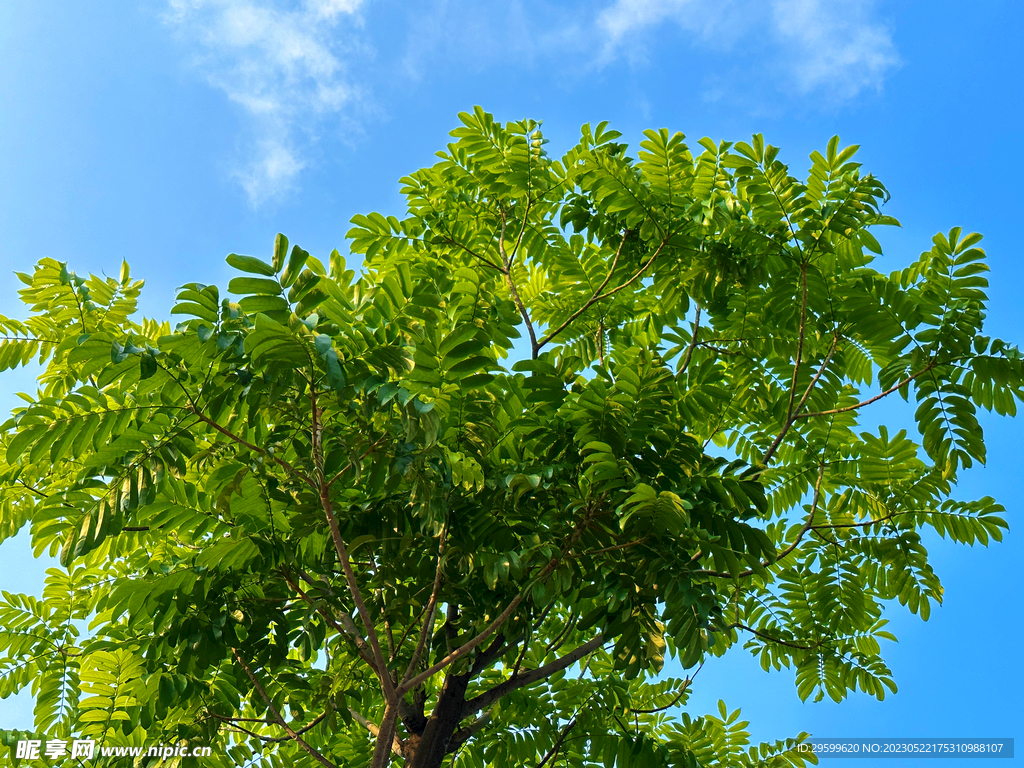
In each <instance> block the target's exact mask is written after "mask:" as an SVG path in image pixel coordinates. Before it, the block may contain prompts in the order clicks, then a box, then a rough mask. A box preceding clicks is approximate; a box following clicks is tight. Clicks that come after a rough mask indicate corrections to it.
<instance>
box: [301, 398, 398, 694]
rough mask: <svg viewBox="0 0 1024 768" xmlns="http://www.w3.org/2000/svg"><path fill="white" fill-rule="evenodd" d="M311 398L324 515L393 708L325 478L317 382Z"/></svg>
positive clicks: (374, 632)
mask: <svg viewBox="0 0 1024 768" xmlns="http://www.w3.org/2000/svg"><path fill="white" fill-rule="evenodd" d="M309 397H310V407H311V410H312V417H313V425H312V428H313V447H314V456H313V460H314V462H315V464H316V468H317V483H318V485H319V488H318V489H317V490H319V492H320V504H321V506H323V509H324V514H325V515H326V516H327V524H328V526H330V529H331V538H332V539H333V540H334V548H335V550H337V552H338V560H339V562H340V563H341V569H342V571H344V573H345V581H346V582H347V584H348V590H349V592H350V593H351V595H352V601H353V602H354V603H355V605H356V611H357V612H358V613H359V617H360V618H361V619H362V622H363V627H364V628H365V629H366V639H367V641H368V642H369V644H370V649H371V650H372V651H373V660H374V662H375V663H376V665H377V679H378V680H380V685H381V689H382V690H383V692H384V699H385V701H387V702H388V703H389V704H395V703H397V701H398V698H399V696H398V694H397V693H396V692H395V686H394V683H393V682H392V680H391V673H390V672H389V671H388V665H387V662H386V661H385V660H384V654H383V653H382V652H381V649H380V641H379V640H378V638H377V630H376V629H375V628H374V626H373V618H372V617H371V616H370V611H369V609H368V608H367V607H366V602H365V601H364V600H363V593H362V591H361V590H360V589H359V582H358V581H356V574H355V571H354V570H352V562H351V560H349V556H348V549H347V548H346V547H345V542H344V540H343V539H342V538H341V528H340V527H339V526H338V519H337V518H336V517H335V516H334V507H333V505H332V504H331V495H330V488H329V487H328V485H327V482H326V480H325V478H324V474H323V465H324V458H323V451H322V450H320V449H321V448H322V446H321V439H322V435H323V432H322V427H321V424H320V409H319V407H318V406H317V402H316V387H315V386H314V385H313V381H312V380H310V382H309Z"/></svg>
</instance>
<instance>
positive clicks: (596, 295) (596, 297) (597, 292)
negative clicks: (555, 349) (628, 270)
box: [533, 229, 668, 357]
mask: <svg viewBox="0 0 1024 768" xmlns="http://www.w3.org/2000/svg"><path fill="white" fill-rule="evenodd" d="M631 234H633V231H632V230H630V229H627V230H625V231H624V232H623V233H622V241H621V242H620V243H619V247H618V248H617V249H616V250H615V256H614V258H612V265H611V266H610V267H609V268H608V273H607V274H606V275H605V276H604V280H602V281H601V284H600V285H599V286H597V288H595V289H594V292H593V293H592V294H591V296H590V298H589V299H587V300H586V302H584V304H583V306H582V307H580V308H579V309H577V310H576V311H575V312H573V313H572V314H571V315H569V317H568V319H567V320H566V321H565V322H564V323H562V324H561V325H560V326H558V327H557V328H555V330H553V331H551V333H549V334H548V335H547V336H546V337H545V338H544V339H543V340H542V341H540V343H536V344H534V345H533V356H534V357H536V356H537V353H538V352H540V349H541V347H543V346H544V345H545V344H547V343H548V342H550V341H551V340H552V339H553V338H555V336H557V335H558V334H560V333H561V332H562V331H564V330H565V329H566V328H568V327H569V325H570V324H571V323H572V322H573V321H574V320H575V319H576V318H577V317H579V316H580V315H582V314H583V313H584V312H586V311H587V310H588V309H590V308H591V307H592V306H593V305H594V304H596V303H597V302H599V301H601V300H602V299H606V298H608V297H609V296H614V295H615V294H616V293H618V292H619V291H621V290H622V289H623V288H625V287H626V286H627V285H630V284H631V283H633V281H635V280H636V279H637V278H638V277H640V275H642V274H643V273H644V272H645V271H646V270H647V268H648V267H649V266H651V264H652V263H653V262H654V260H655V259H656V258H657V257H658V254H659V253H661V249H662V248H664V247H665V243H667V242H668V240H667V239H665V240H662V241H661V245H659V246H658V249H657V250H656V251H655V252H654V255H653V256H651V258H650V259H648V260H647V263H646V264H644V265H643V266H642V267H640V269H639V270H638V271H637V273H636V274H635V275H633V276H632V277H631V278H630V279H629V280H627V281H626V282H625V283H623V284H622V285H620V286H618V287H617V288H613V289H612V290H610V291H608V293H605V294H602V293H601V291H603V290H604V288H605V286H606V285H608V282H609V281H610V280H611V279H612V274H613V273H614V272H615V267H616V266H617V265H618V263H619V256H621V255H622V249H623V248H624V247H625V245H626V240H627V238H629V236H630V235H631Z"/></svg>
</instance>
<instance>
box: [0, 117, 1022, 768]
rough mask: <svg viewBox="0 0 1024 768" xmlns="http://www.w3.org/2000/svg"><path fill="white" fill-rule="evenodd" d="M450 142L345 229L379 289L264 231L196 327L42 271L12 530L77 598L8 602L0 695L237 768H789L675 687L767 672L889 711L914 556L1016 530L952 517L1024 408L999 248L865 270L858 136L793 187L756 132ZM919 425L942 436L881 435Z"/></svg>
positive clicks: (8, 515) (33, 302) (527, 127)
mask: <svg viewBox="0 0 1024 768" xmlns="http://www.w3.org/2000/svg"><path fill="white" fill-rule="evenodd" d="M460 117H461V120H462V125H461V127H459V128H458V129H456V130H455V131H453V132H452V135H453V137H454V142H453V143H452V144H450V145H449V146H448V147H447V149H446V150H445V151H444V152H442V153H440V155H441V159H440V161H439V162H438V163H437V164H436V165H434V166H433V167H430V168H425V169H423V170H420V171H417V172H416V173H414V174H412V175H411V176H408V177H406V178H404V179H402V190H403V193H404V195H405V196H406V198H407V201H408V211H409V212H408V216H407V217H406V218H404V219H401V220H400V219H398V218H395V217H386V216H383V215H381V214H378V213H373V214H369V215H365V216H362V215H361V216H356V217H355V218H354V219H353V223H354V227H353V229H352V230H351V232H350V233H349V236H350V238H351V240H352V252H353V253H354V254H356V255H357V257H360V258H362V260H363V265H362V271H361V274H360V275H359V276H358V277H356V275H355V273H354V271H352V270H350V269H348V268H347V266H346V262H345V259H344V258H343V257H342V255H341V254H339V253H338V252H337V251H335V252H333V253H332V254H331V255H330V259H329V262H328V264H327V265H324V264H322V263H321V262H320V261H318V260H317V259H316V258H314V257H313V256H310V255H309V254H308V253H307V252H306V251H304V250H302V249H301V248H299V247H298V246H295V247H292V248H290V249H289V243H288V240H287V238H285V237H284V236H282V235H279V236H278V237H277V240H276V242H275V244H274V249H273V252H272V256H271V258H270V260H269V261H263V260H260V259H257V258H254V257H250V256H239V255H234V254H232V255H231V256H229V257H228V263H229V264H230V265H231V266H232V267H234V268H235V269H236V270H237V272H238V276H236V277H234V278H233V279H232V280H231V281H230V282H229V284H228V286H227V288H228V292H229V293H231V294H234V295H235V296H236V297H238V298H231V297H226V296H224V295H222V293H221V292H220V291H219V290H218V289H217V287H215V286H207V285H201V284H197V283H191V284H187V285H185V286H183V287H182V288H181V289H180V292H179V294H178V299H177V303H176V305H175V306H174V308H173V309H172V310H171V313H172V314H173V315H175V316H176V319H178V320H180V321H181V322H179V323H178V324H177V325H176V326H174V327H172V326H171V325H170V324H169V323H167V322H156V321H152V320H143V321H141V322H139V321H137V320H135V319H133V318H134V310H135V301H136V299H137V296H138V295H139V291H140V290H141V287H142V283H141V282H140V281H135V280H133V279H132V278H131V276H130V275H129V272H128V267H127V265H125V266H124V268H123V269H122V272H121V275H120V277H119V279H114V278H106V279H102V278H98V277H91V278H88V279H85V278H81V277H79V276H77V275H75V274H74V273H73V272H69V271H68V269H67V267H66V266H65V265H63V264H60V263H57V262H55V261H52V260H49V259H43V260H41V261H40V262H39V264H38V265H37V267H36V268H35V271H34V272H33V273H32V274H24V275H19V277H20V278H21V279H22V281H23V282H24V283H25V288H24V289H22V297H23V298H24V300H25V302H26V304H28V306H29V307H30V313H31V316H30V318H29V319H28V320H26V321H25V322H17V321H14V320H8V319H3V320H2V321H0V322H2V324H3V328H4V331H5V333H6V334H7V336H6V341H4V342H3V345H2V346H0V367H5V368H6V367H12V366H15V365H19V364H24V363H26V362H28V361H29V360H30V359H38V360H39V361H41V362H42V363H44V364H45V371H44V372H43V374H42V375H41V376H40V386H41V389H40V391H39V393H38V394H37V395H36V396H35V397H27V396H26V401H27V402H26V404H25V405H24V406H23V407H21V408H20V409H18V410H17V412H16V413H15V414H14V416H13V418H12V419H11V420H10V421H8V422H7V423H6V424H5V425H4V428H3V438H2V441H3V442H2V448H3V450H2V461H0V481H2V501H0V503H2V508H0V509H2V520H0V535H2V536H3V537H4V538H7V537H10V536H12V535H14V534H15V533H16V532H17V531H18V530H19V529H20V528H22V527H23V526H24V525H26V524H30V525H31V531H32V540H33V542H34V547H35V550H36V552H37V554H38V553H42V552H48V553H50V554H54V555H55V554H58V553H59V557H60V561H61V563H62V565H63V569H54V570H51V571H50V572H49V575H48V577H47V584H46V592H45V595H44V597H45V600H44V601H38V600H35V599H33V598H31V597H26V596H23V595H12V594H7V593H4V596H3V601H2V602H0V620H2V625H3V629H2V630H0V650H2V653H3V657H2V660H0V694H2V695H5V696H6V695H9V694H11V693H13V692H15V691H17V690H20V689H22V688H24V687H25V686H28V685H31V686H32V687H33V690H34V692H35V694H36V700H37V707H36V717H37V723H36V730H37V732H39V733H42V734H50V735H60V736H61V737H67V736H69V735H73V734H85V735H92V736H94V737H95V738H97V739H98V740H100V741H101V742H102V743H104V744H107V745H139V744H154V743H157V742H174V743H179V742H182V743H190V744H207V743H212V744H217V745H220V747H221V749H220V750H219V756H218V754H217V753H218V750H215V755H214V757H213V758H208V759H206V762H204V764H215V765H225V766H226V765H257V764H265V765H270V766H278V765H285V764H287V765H293V764H294V765H316V764H322V765H337V766H364V765H374V766H382V765H385V764H387V762H388V761H389V760H394V761H396V762H397V763H400V764H404V765H407V766H416V767H420V766H439V765H441V764H442V763H444V764H446V765H454V766H460V767H464V768H465V767H468V766H485V765H488V766H512V765H554V764H555V763H556V762H559V763H560V764H564V765H572V766H596V765H603V766H607V767H609V768H610V767H611V766H619V767H620V768H622V767H624V766H641V765H642V766H659V765H663V766H698V765H699V766H715V765H729V766H736V765H750V766H755V765H758V766H784V765H796V766H800V765H802V764H803V763H804V761H805V759H806V754H805V753H804V754H801V753H800V752H799V750H798V747H797V744H798V742H799V740H801V739H803V738H804V735H801V736H800V737H798V739H794V740H789V741H783V742H778V743H776V744H771V745H768V744H766V745H761V746H760V747H749V749H748V745H747V734H746V731H745V730H744V727H745V725H746V724H745V723H743V722H741V721H739V719H738V712H732V713H730V712H729V711H728V710H727V709H726V708H725V706H724V704H723V705H722V708H721V712H720V713H719V715H718V716H712V715H708V716H705V717H700V718H692V717H690V715H689V714H682V715H681V716H677V715H678V710H679V708H680V707H682V706H683V705H684V704H685V702H686V698H687V694H688V691H689V686H690V683H691V678H692V677H693V674H694V673H693V672H691V673H690V677H688V678H686V679H679V678H664V677H662V676H661V675H660V673H661V672H662V670H663V668H664V665H665V663H666V657H669V658H672V659H675V660H676V662H673V666H672V667H671V668H672V669H678V668H679V666H681V667H682V668H683V669H686V670H694V669H695V668H696V669H699V665H700V664H702V663H703V661H704V659H705V658H707V656H708V655H709V654H713V655H720V654H722V653H724V652H726V650H728V649H729V648H730V647H732V646H733V645H736V644H738V643H740V642H743V643H744V645H745V647H746V648H747V649H748V650H749V651H751V652H752V653H754V654H755V655H756V656H757V657H758V658H759V659H760V661H761V663H762V665H763V666H764V668H765V669H769V668H775V669H781V668H782V667H788V668H790V669H792V670H794V671H795V678H796V686H797V692H798V693H799V695H800V697H801V698H804V699H806V698H812V699H815V700H819V699H821V698H823V697H824V696H829V697H831V698H832V699H835V700H837V701H838V700H841V699H843V698H844V697H845V696H847V695H848V694H849V693H850V692H851V691H855V690H860V691H863V692H865V693H868V694H871V695H873V696H877V697H878V698H882V697H883V696H884V695H885V693H886V691H887V690H890V691H894V690H895V684H894V682H893V680H892V676H891V674H890V671H889V669H888V668H887V667H886V665H885V663H884V661H883V659H882V656H881V650H880V647H881V644H882V641H887V640H893V639H894V638H893V637H892V635H891V634H889V633H888V632H887V630H886V629H885V625H886V621H885V620H884V619H883V618H881V613H882V607H883V605H884V604H885V603H887V602H890V601H899V602H900V603H901V604H903V605H905V606H907V607H908V608H909V609H910V611H912V612H913V613H916V614H919V615H920V616H921V617H922V618H925V619H926V618H927V617H928V615H929V611H930V609H931V606H932V605H933V604H934V603H937V602H939V601H941V599H942V587H941V585H940V583H939V580H938V578H937V576H936V574H935V573H934V572H933V571H932V569H931V568H930V566H929V564H928V559H927V553H926V551H925V548H924V546H923V545H922V538H921V532H922V531H923V530H926V529H929V528H930V529H933V530H934V531H936V532H938V533H939V534H940V535H943V536H949V537H950V538H951V539H953V540H955V541H958V542H963V543H968V544H974V543H975V542H981V543H983V544H987V543H988V541H989V540H990V539H995V540H999V539H1000V537H1001V534H1002V531H1003V530H1004V529H1005V528H1006V524H1005V522H1004V521H1003V520H1002V519H1001V518H1000V517H999V516H998V515H999V513H1000V512H1001V511H1002V508H1001V507H1000V506H999V505H998V504H997V503H996V502H995V501H994V500H992V499H990V498H984V499H981V500H978V501H972V502H962V501H954V500H952V499H951V494H952V491H953V488H954V486H955V483H956V480H957V477H958V475H959V474H960V472H961V471H962V470H963V469H964V468H967V467H970V466H972V465H973V464H974V463H976V462H984V460H985V445H984V442H983V437H982V432H981V428H980V427H979V425H978V421H977V418H976V409H977V408H979V407H980V408H984V409H988V410H994V411H996V412H998V413H1000V414H1009V415H1013V414H1014V413H1015V409H1016V401H1017V400H1020V399H1021V398H1022V395H1024V390H1022V385H1024V370H1022V362H1021V357H1020V354H1019V353H1018V351H1017V349H1016V348H1015V347H1013V346H1010V345H1009V344H1007V343H1005V342H1003V341H1000V340H997V339H991V338H989V337H987V336H984V335H983V334H982V322H983V320H984V316H985V301H986V298H985V293H984V289H985V287H986V285H987V283H986V280H985V277H984V272H985V270H986V267H985V265H984V254H983V252H982V251H981V250H980V249H979V248H978V247H977V244H978V241H979V240H980V236H979V235H974V234H964V233H963V232H961V231H960V230H959V229H953V230H951V231H950V232H949V233H948V234H940V235H936V237H935V238H934V245H933V247H932V248H931V250H929V251H927V252H925V253H924V254H922V255H921V257H920V258H919V259H918V260H917V261H916V262H914V263H913V264H911V265H910V266H909V267H907V268H906V269H903V270H901V271H897V272H894V273H892V274H889V275H885V274H882V273H880V272H878V271H876V270H874V269H872V268H871V266H870V264H871V262H872V259H873V257H874V255H875V254H878V253H880V248H879V245H878V242H877V240H876V238H875V236H874V235H873V234H872V229H873V228H874V227H877V226H882V225H892V224H895V223H896V222H895V221H894V220H893V219H891V218H889V217H887V216H885V215H884V214H883V213H882V212H881V207H882V204H883V203H884V201H885V198H886V191H885V189H884V187H883V186H882V185H881V184H880V183H879V182H878V180H877V179H875V178H874V177H872V176H870V175H866V174H862V173H861V171H860V168H859V164H858V163H857V162H855V160H854V153H855V151H856V147H847V148H841V147H840V145H839V142H838V139H837V138H836V139H833V140H832V141H831V142H829V144H828V147H827V149H826V151H825V152H824V153H818V152H815V153H814V154H812V155H811V163H812V164H811V169H810V173H809V176H808V178H807V180H806V181H804V182H801V181H798V180H797V179H796V178H794V177H793V176H792V175H790V172H789V169H788V167H787V166H786V165H784V164H783V163H782V162H781V161H780V160H779V159H778V150H777V149H776V148H775V147H772V146H770V145H767V144H765V143H764V142H763V140H762V138H761V137H760V136H754V137H753V139H752V141H751V142H750V143H744V142H739V143H737V144H731V143H721V144H716V143H714V142H712V141H710V140H709V139H702V140H701V141H700V142H698V144H699V147H700V149H699V150H691V149H690V148H689V147H688V146H687V145H686V144H684V142H683V136H682V135H681V134H670V133H669V132H668V131H666V130H662V131H648V132H646V133H645V135H644V140H643V141H642V143H641V145H640V149H639V151H638V153H637V158H636V159H634V158H632V157H629V156H628V155H627V148H626V146H625V145H623V144H621V143H618V142H617V141H616V139H617V138H618V137H619V134H617V133H616V132H614V131H612V130H609V129H608V128H607V126H606V125H605V124H601V125H599V126H597V127H596V128H592V127H590V126H584V127H583V130H582V136H581V138H580V141H579V142H578V144H577V145H576V146H574V147H572V148H571V149H570V150H569V151H568V152H566V153H565V154H564V155H563V156H562V157H561V158H555V157H552V156H550V155H549V154H548V153H547V152H546V151H545V150H544V143H545V141H544V139H543V136H542V134H541V130H540V127H539V125H538V124H536V123H534V122H530V121H526V122H522V123H509V124H506V125H502V124H499V123H496V122H494V121H493V119H492V118H491V116H490V115H488V114H486V113H484V112H483V111H481V110H479V109H478V110H477V111H475V112H474V113H473V114H463V115H461V116H460ZM516 339H521V342H520V346H519V347H516V346H515V343H516V342H515V340H516ZM523 344H525V345H526V346H525V347H523V346H522V345H523ZM524 349H525V353H524V352H523V350H524ZM513 360H518V361H517V362H514V363H513V362H512V361H513ZM894 394H898V395H899V396H900V397H902V398H903V399H905V400H912V401H913V402H915V403H916V404H917V407H916V411H915V414H914V420H915V423H916V426H917V432H918V433H919V436H920V442H915V438H914V436H912V435H910V434H908V432H907V431H905V430H904V431H899V432H894V431H893V430H889V429H886V428H884V427H882V428H878V429H877V430H871V429H865V428H862V427H859V426H858V423H859V421H860V420H861V419H862V414H863V412H864V411H865V410H867V409H869V407H870V406H871V405H872V404H873V403H875V402H877V401H879V400H880V399H882V398H885V397H889V396H891V395H894ZM86 622H88V629H87V630H85V624H86ZM22 737H23V736H22ZM16 738H18V735H17V734H13V733H8V734H7V735H6V736H5V742H6V743H8V744H10V745H13V742H14V740H15V739H16ZM389 750H390V751H391V752H393V753H394V754H389ZM10 754H11V759H12V760H13V754H14V753H13V746H12V751H11V753H10ZM174 761H179V762H181V764H182V765H188V764H190V759H189V758H183V759H178V758H174V760H173V761H172V762H174ZM812 761H813V760H812ZM140 764H142V765H147V764H149V763H147V762H146V760H145V759H142V760H141V762H140Z"/></svg>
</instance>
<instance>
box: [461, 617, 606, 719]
mask: <svg viewBox="0 0 1024 768" xmlns="http://www.w3.org/2000/svg"><path fill="white" fill-rule="evenodd" d="M604 642H605V639H604V635H598V636H597V637H595V638H593V639H591V640H588V641H587V642H585V643H583V645H580V646H578V647H576V648H574V649H573V650H571V651H569V652H568V653H567V654H565V655H564V656H562V657H560V658H557V659H555V660H554V661H552V662H549V663H548V664H545V665H544V666H541V667H537V668H536V669H531V670H528V671H526V672H523V673H521V674H517V675H513V676H511V677H509V678H507V679H506V680H505V681H504V682H501V683H498V684H497V685H496V686H494V687H493V688H491V689H489V690H487V691H484V692H483V693H481V694H480V695H479V696H475V697H474V698H472V699H469V700H468V701H467V702H466V703H465V704H464V705H463V709H462V712H463V714H464V715H471V714H473V713H475V712H479V711H480V710H481V709H487V708H488V707H490V706H491V704H493V703H494V702H496V701H497V700H498V699H500V698H502V697H503V696H507V695H508V694H510V693H512V691H516V690H519V689H520V688H523V687H524V686H527V685H532V684H533V683H535V682H537V681H538V680H543V679H544V678H546V677H550V676H551V675H553V674H555V672H560V671H561V670H563V669H566V668H567V667H571V666H572V665H573V664H575V663H576V662H577V661H579V660H580V659H582V658H583V657H584V656H586V655H587V654H589V653H593V652H594V651H595V650H597V649H598V648H600V647H601V646H602V645H604Z"/></svg>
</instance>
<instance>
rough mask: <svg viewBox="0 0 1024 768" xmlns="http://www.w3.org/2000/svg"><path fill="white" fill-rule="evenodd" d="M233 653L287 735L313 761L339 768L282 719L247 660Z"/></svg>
mask: <svg viewBox="0 0 1024 768" xmlns="http://www.w3.org/2000/svg"><path fill="white" fill-rule="evenodd" d="M231 653H233V654H234V656H235V660H236V661H238V663H239V664H240V665H241V667H242V669H244V670H245V674H246V675H247V676H248V677H249V679H250V680H251V681H252V684H253V686H254V687H255V688H256V690H257V691H258V692H259V694H260V696H262V697H263V700H264V701H265V702H266V703H267V708H268V709H269V710H270V712H271V713H272V714H273V715H274V719H275V720H277V723H278V725H280V726H281V727H282V728H284V730H285V733H287V734H288V736H289V737H291V738H292V739H294V740H295V741H296V742H297V743H298V745H299V746H300V747H302V748H303V749H304V750H305V751H306V752H308V753H309V754H310V755H311V756H312V757H313V759H314V760H316V761H317V762H318V763H320V764H321V765H323V766H325V767H326V768H338V766H336V765H335V764H334V763H332V762H331V761H330V760H328V759H327V758H326V757H324V756H323V755H322V754H320V752H318V751H317V750H316V749H314V748H313V747H311V746H310V745H309V743H308V742H307V741H306V740H305V739H304V738H302V736H300V735H299V734H298V733H297V732H296V731H295V730H294V729H293V728H292V727H291V726H290V725H288V723H287V721H286V720H285V719H284V718H283V717H281V712H280V711H279V710H278V708H277V707H275V706H274V702H273V701H272V700H271V698H270V696H268V695H267V692H266V690H265V689H264V688H263V686H262V685H261V684H260V681H259V680H258V679H257V678H256V675H254V674H253V673H252V670H251V669H249V665H248V664H246V663H245V660H244V659H243V658H242V655H241V654H240V653H239V652H238V649H237V648H232V649H231ZM235 727H238V726H235Z"/></svg>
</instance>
